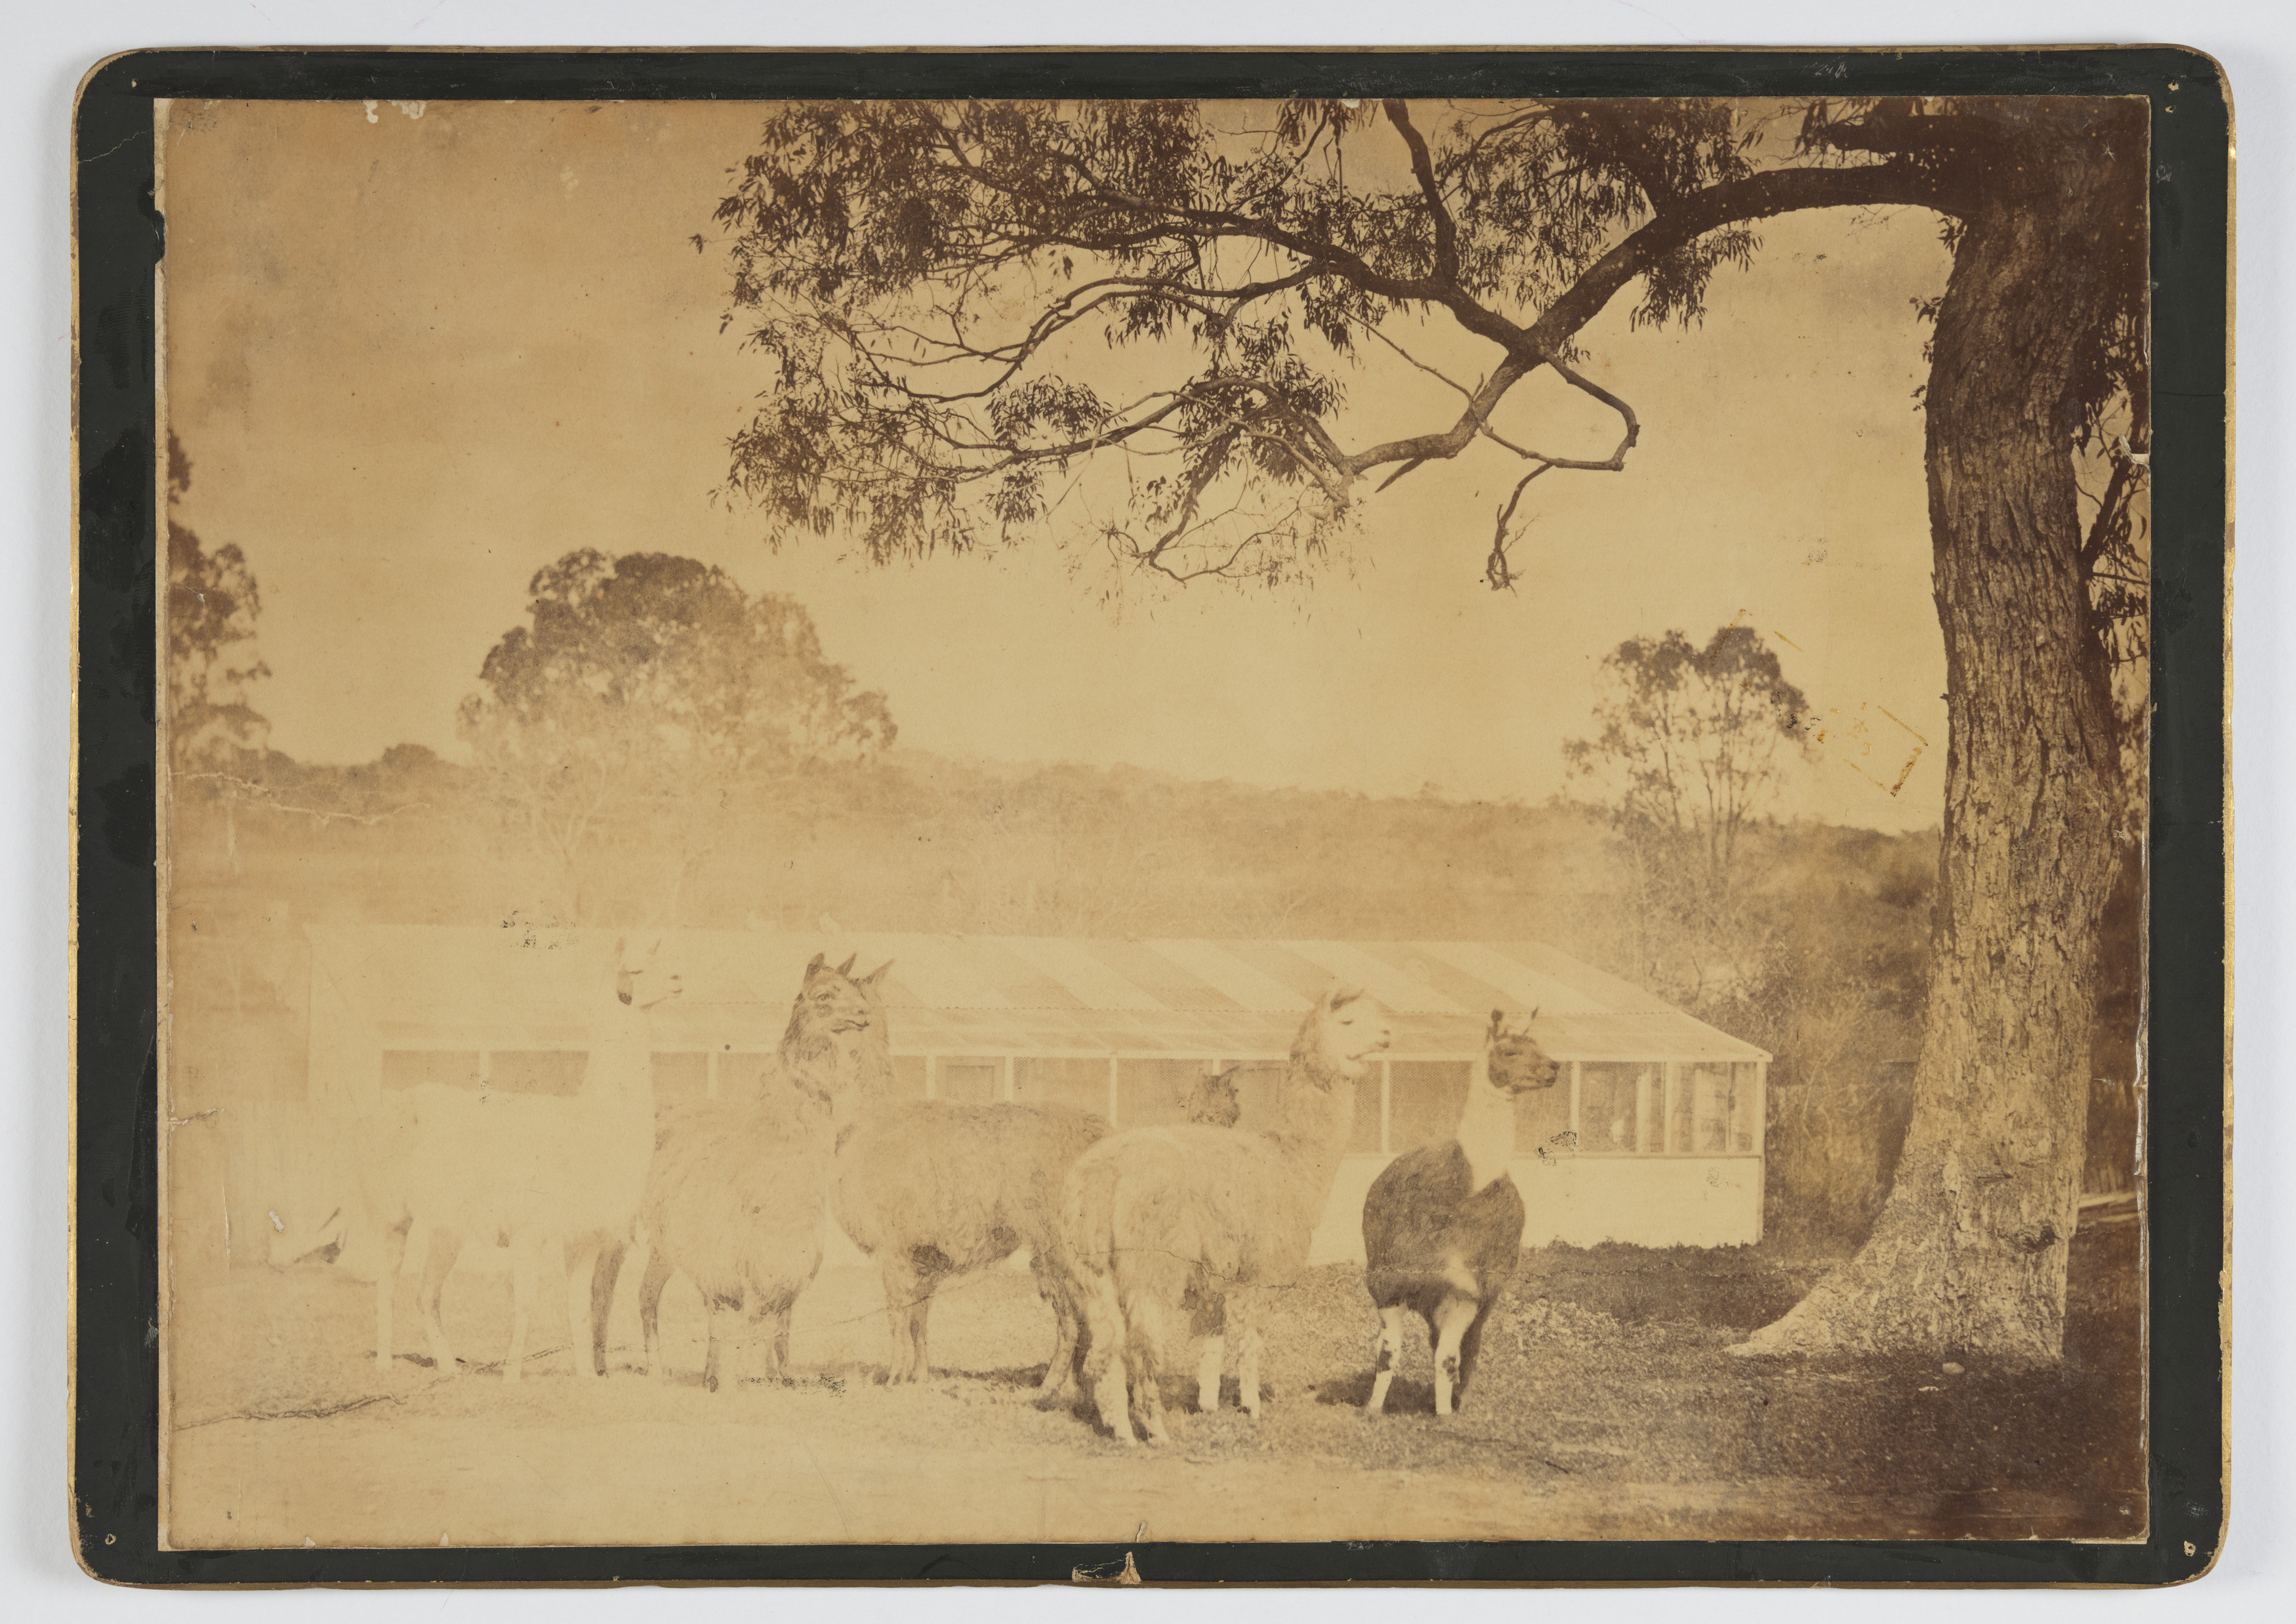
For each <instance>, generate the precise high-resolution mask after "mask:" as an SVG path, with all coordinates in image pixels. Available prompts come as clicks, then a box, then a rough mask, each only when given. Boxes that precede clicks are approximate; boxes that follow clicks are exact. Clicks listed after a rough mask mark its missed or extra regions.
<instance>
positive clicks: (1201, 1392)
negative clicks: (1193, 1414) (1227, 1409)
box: [1196, 1335, 1227, 1415]
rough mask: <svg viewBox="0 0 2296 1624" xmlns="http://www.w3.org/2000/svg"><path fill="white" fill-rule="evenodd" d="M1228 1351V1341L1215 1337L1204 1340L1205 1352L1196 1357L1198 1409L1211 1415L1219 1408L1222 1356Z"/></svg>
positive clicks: (1221, 1337)
mask: <svg viewBox="0 0 2296 1624" xmlns="http://www.w3.org/2000/svg"><path fill="white" fill-rule="evenodd" d="M1226 1351H1227V1339H1226V1337H1223V1336H1218V1335H1213V1336H1208V1337H1206V1338H1204V1345H1203V1351H1202V1352H1201V1353H1200V1354H1198V1355H1197V1356H1196V1409H1197V1411H1198V1413H1199V1414H1201V1415H1210V1414H1211V1413H1212V1412H1213V1411H1214V1410H1217V1409H1218V1408H1219V1382H1220V1356H1221V1355H1222V1354H1224V1353H1226Z"/></svg>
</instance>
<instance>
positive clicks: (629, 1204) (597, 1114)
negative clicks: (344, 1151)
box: [363, 942, 679, 1382]
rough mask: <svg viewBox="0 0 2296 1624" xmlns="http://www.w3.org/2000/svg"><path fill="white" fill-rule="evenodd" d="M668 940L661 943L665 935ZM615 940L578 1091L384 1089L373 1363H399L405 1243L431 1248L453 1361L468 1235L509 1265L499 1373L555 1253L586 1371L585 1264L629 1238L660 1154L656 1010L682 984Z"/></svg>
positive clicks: (429, 1290) (594, 996)
mask: <svg viewBox="0 0 2296 1624" xmlns="http://www.w3.org/2000/svg"><path fill="white" fill-rule="evenodd" d="M657 947H659V944H657ZM625 949H626V945H625V944H623V943H619V942H618V943H617V944H616V945H615V956H614V961H613V964H612V968H611V973H610V974H608V975H605V976H603V977H601V978H600V979H599V980H598V981H597V982H596V983H595V984H594V987H593V990H592V993H591V997H590V998H589V1004H590V1014H591V1022H590V1055H589V1062H588V1064H587V1065H586V1067H585V1069H584V1072H583V1078H582V1086H581V1088H580V1089H579V1091H578V1092H577V1093H576V1094H575V1095H572V1096H570V1097H568V1098H556V1097H551V1096H545V1095H521V1094H508V1093H500V1092H496V1091H493V1090H489V1089H480V1090H478V1091H476V1092H473V1091H471V1090H470V1089H465V1088H454V1087H440V1086H436V1085H431V1086H425V1087H419V1088H411V1089H408V1090H406V1093H405V1094H404V1095H398V1096H397V1097H396V1098H394V1099H391V1100H387V1101H386V1103H385V1107H384V1110H383V1111H382V1113H381V1121H380V1122H379V1123H378V1124H377V1128H378V1129H379V1132H378V1133H377V1135H376V1140H377V1141H378V1142H376V1143H373V1144H371V1145H370V1146H369V1147H368V1150H367V1154H366V1155H365V1159H364V1161H365V1169H366V1171H365V1177H364V1179H363V1183H364V1184H365V1186H366V1189H365V1194H366V1198H367V1201H368V1203H369V1206H370V1210H372V1211H373V1212H374V1213H375V1214H376V1216H377V1218H379V1220H380V1222H381V1227H382V1231H383V1259H382V1266H381V1269H380V1270H379V1271H378V1274H377V1277H376V1282H375V1364H376V1366H377V1368H378V1369H379V1370H382V1371H388V1370H389V1367H390V1360H391V1352H392V1326H391V1308H392V1298H393V1296H394V1294H395V1292H396V1291H397V1287H398V1276H399V1274H400V1273H401V1271H402V1270H403V1269H404V1267H405V1265H406V1259H407V1258H408V1257H409V1256H413V1257H416V1258H419V1259H422V1276H421V1283H420V1285H419V1288H418V1290H417V1292H416V1301H417V1304H418V1307H419V1309H420V1311H421V1314H422V1323H423V1332H424V1334H425V1337H426V1340H427V1341H428V1342H429V1344H430V1357H431V1360H432V1362H433V1365H434V1366H435V1368H436V1369H437V1370H438V1372H439V1374H442V1375H453V1374H456V1371H457V1368H458V1367H457V1366H456V1363H455V1354H454V1349H453V1348H452V1346H451V1345H450V1344H449V1342H448V1341H447V1333H446V1327H445V1325H444V1324H443V1322H442V1321H441V1319H440V1316H439V1298H440V1295H441V1293H442V1292H443V1291H444V1290H445V1287H446V1283H447V1276H448V1275H451V1274H452V1273H453V1272H454V1269H455V1263H456V1260H457V1259H458V1258H459V1257H460V1255H461V1253H462V1251H463V1246H464V1244H465V1243H469V1242H476V1243H479V1244H480V1245H482V1246H487V1247H499V1248H501V1249H503V1250H504V1251H505V1252H506V1253H507V1254H508V1262H509V1266H510V1274H511V1301H512V1319H511V1341H510V1349H509V1351H508V1352H507V1354H506V1355H505V1356H504V1363H503V1375H504V1379H505V1380H507V1381H512V1382H515V1381H517V1380H518V1379H519V1374H520V1371H521V1366H522V1365H523V1363H524V1360H525V1357H526V1340H527V1331H528V1326H529V1321H530V1319H531V1316H532V1313H533V1307H534V1299H535V1295H536V1292H537V1289H538V1287H539V1284H540V1280H541V1275H542V1269H543V1266H544V1261H545V1259H551V1260H553V1261H555V1262H558V1263H560V1264H562V1266H563V1267H564V1268H565V1270H566V1275H567V1293H566V1296H567V1338H568V1341H567V1348H568V1357H569V1358H570V1360H571V1361H572V1364H573V1367H574V1370H575V1371H576V1372H577V1374H578V1373H579V1372H580V1371H581V1369H582V1366H583V1359H582V1357H581V1349H582V1345H583V1342H584V1341H586V1338H585V1336H584V1334H583V1332H584V1328H585V1326H586V1322H587V1319H588V1312H587V1310H588V1303H589V1293H588V1292H585V1291H583V1290H582V1289H581V1283H582V1280H583V1276H584V1274H585V1272H586V1270H587V1269H588V1268H589V1267H590V1266H591V1264H592V1260H593V1259H594V1258H595V1257H596V1256H597V1253H598V1251H599V1249H600V1247H601V1246H602V1245H605V1244H608V1243H617V1242H619V1241H621V1240H623V1239H625V1238H627V1235H628V1234H629V1232H630V1227H631V1226H632V1224H633V1223H634V1222H635V1219H636V1217H637V1212H638V1205H639V1202H640V1200H641V1198H642V1196H643V1195H644V1188H645V1175H646V1167H647V1164H648V1162H649V1161H650V1160H651V1159H652V1154H653V1140H654V1109H653V1105H654V1102H653V1072H652V1041H651V1038H650V1036H649V1032H648V1021H647V1014H648V1012H649V1011H650V1010H652V1008H653V1007H654V1005H658V1004H660V1003H661V1002H662V1001H663V1000H664V999H666V998H670V997H676V995H677V992H678V990H679V988H678V986H677V978H676V976H674V975H664V974H662V973H660V972H659V971H657V970H656V969H655V967H654V966H653V964H652V955H651V954H649V955H648V956H646V958H645V959H644V960H642V961H638V962H633V961H632V960H631V958H630V957H629V956H627V952H626V950H625Z"/></svg>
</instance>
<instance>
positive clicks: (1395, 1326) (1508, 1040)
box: [1363, 1010, 1561, 1415]
mask: <svg viewBox="0 0 2296 1624" xmlns="http://www.w3.org/2000/svg"><path fill="white" fill-rule="evenodd" d="M1530 1018H1531V1020H1533V1021H1536V1020H1537V1019H1538V1011H1537V1010H1533V1011H1531V1012H1530ZM1483 1047H1484V1056H1483V1062H1482V1064H1480V1065H1479V1066H1477V1067H1476V1068H1475V1071H1474V1076H1473V1077H1472V1079H1471V1080H1470V1081H1469V1082H1468V1085H1467V1103H1466V1108H1465V1109H1464V1111H1461V1113H1460V1116H1459V1132H1458V1135H1457V1136H1456V1137H1455V1138H1451V1139H1444V1140H1439V1141H1437V1142H1436V1143H1434V1144H1423V1145H1421V1146H1420V1147H1419V1148H1418V1149H1416V1150H1414V1151H1410V1152H1406V1153H1405V1154H1403V1155H1401V1156H1398V1157H1397V1158H1396V1159H1395V1160H1394V1161H1391V1162H1390V1163H1388V1165H1387V1167H1386V1169H1384V1170H1383V1171H1382V1172H1381V1174H1380V1176H1379V1177H1378V1178H1377V1179H1375V1180H1374V1181H1373V1184H1372V1186H1371V1193H1370V1194H1369V1195H1367V1196H1366V1197H1365V1200H1364V1211H1363V1234H1364V1258H1365V1270H1364V1284H1365V1287H1367V1288H1368V1289H1369V1291H1370V1292H1371V1300H1372V1302H1373V1304H1374V1306H1375V1307H1376V1308H1378V1309H1379V1319H1380V1330H1379V1341H1378V1342H1377V1344H1376V1358H1377V1364H1376V1366H1375V1367H1374V1368H1375V1370H1376V1372H1377V1374H1375V1375H1374V1377H1373V1379H1372V1389H1371V1402H1370V1403H1369V1404H1368V1405H1366V1406H1365V1414H1366V1415H1378V1414H1380V1412H1381V1411H1382V1409H1383V1408H1384V1407H1386V1404H1387V1389H1388V1384H1389V1383H1390V1382H1392V1381H1394V1380H1395V1367H1396V1366H1397V1365H1398V1363H1400V1362H1401V1360H1402V1357H1403V1316H1404V1314H1405V1313H1406V1311H1408V1312H1410V1313H1414V1314H1416V1315H1418V1316H1420V1317H1421V1318H1422V1319H1424V1320H1425V1321H1426V1322H1427V1335H1428V1340H1429V1341H1430V1342H1431V1343H1432V1344H1433V1346H1434V1349H1435V1413H1436V1414H1437V1415H1450V1414H1451V1413H1452V1411H1453V1410H1454V1409H1455V1408H1456V1407H1457V1404H1458V1401H1459V1400H1460V1399H1461V1398H1464V1397H1465V1396H1466V1391H1467V1382H1469V1380H1470V1379H1471V1378H1472V1376H1473V1375H1474V1374H1475V1356H1476V1354H1477V1352H1478V1350H1479V1349H1480V1348H1481V1346H1482V1340H1483V1322H1484V1321H1485V1320H1487V1319H1488V1318H1489V1317H1490V1315H1491V1310H1492V1309H1493V1308H1496V1307H1497V1305H1498V1300H1499V1293H1500V1292H1502V1291H1503V1290H1505V1286H1506V1283H1507V1282H1508V1280H1509V1279H1511V1278H1512V1277H1513V1275H1514V1270H1515V1264H1516V1262H1517V1261H1518V1260H1519V1259H1520V1258H1521V1254H1522V1217H1523V1214H1522V1196H1521V1193H1519V1192H1517V1190H1516V1189H1515V1187H1514V1179H1513V1177H1511V1176H1510V1175H1509V1174H1508V1172H1507V1163H1508V1162H1509V1161H1511V1160H1513V1156H1514V1126H1515V1096H1516V1095H1521V1094H1527V1093H1529V1092H1531V1091H1532V1090H1534V1089H1539V1088H1552V1087H1554V1079H1555V1078H1556V1076H1557V1075H1558V1073H1559V1072H1560V1070H1561V1068H1560V1067H1558V1066H1557V1065H1556V1064H1555V1063H1554V1062H1553V1061H1552V1060H1549V1059H1548V1058H1547V1056H1546V1051H1545V1050H1544V1049H1542V1048H1540V1047H1539V1046H1538V1041H1537V1040H1536V1039H1534V1038H1532V1037H1531V1035H1530V1032H1529V1027H1528V1023H1526V1025H1525V1027H1524V1029H1521V1030H1519V1031H1509V1030H1507V1029H1506V1021H1505V1016H1504V1015H1503V1014H1502V1013H1500V1012H1499V1011H1497V1010H1493V1011H1492V1012H1491V1027H1490V1031H1489V1032H1488V1034H1487V1035H1486V1036H1485V1038H1484V1044H1483Z"/></svg>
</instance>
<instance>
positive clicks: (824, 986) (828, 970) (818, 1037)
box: [783, 953, 893, 1047]
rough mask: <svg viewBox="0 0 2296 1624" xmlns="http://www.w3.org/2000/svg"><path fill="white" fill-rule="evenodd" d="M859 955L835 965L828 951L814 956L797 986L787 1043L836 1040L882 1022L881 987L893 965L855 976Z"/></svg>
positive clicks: (803, 1045) (784, 1043) (784, 1040)
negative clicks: (879, 996)
mask: <svg viewBox="0 0 2296 1624" xmlns="http://www.w3.org/2000/svg"><path fill="white" fill-rule="evenodd" d="M857 957H859V955H858V954H854V955H850V956H848V957H847V958H846V961H845V962H844V963H843V964H839V965H837V966H835V967H834V968H832V967H831V965H830V963H829V958H828V956H827V955H826V954H821V953H816V954H815V955H814V956H813V962H812V963H811V964H808V965H807V966H806V967H805V980H804V982H803V983H802V984H801V985H800V986H799V988H798V994H797V1003H796V1004H795V1005H792V1006H791V1010H790V1024H789V1032H788V1035H787V1036H786V1037H785V1038H783V1045H784V1046H788V1045H790V1044H792V1043H794V1044H796V1045H797V1046H800V1047H813V1046H819V1045H822V1044H828V1043H834V1042H835V1041H837V1040H838V1038H840V1035H842V1034H845V1033H850V1032H865V1031H867V1030H868V1029H870V1027H871V1026H872V1025H873V1024H878V1023H881V1020H882V1009H881V1005H880V1004H879V1002H878V999H877V992H878V987H879V984H880V982H881V980H883V978H884V974H885V972H887V971H889V970H890V969H891V968H892V967H893V966H892V964H891V962H890V960H889V961H887V962H886V963H885V964H880V965H879V966H878V967H877V968H876V969H875V970H874V971H873V972H870V973H869V974H868V975H866V976H864V977H861V978H858V979H856V977H855V976H854V974H853V961H854V959H855V958H857Z"/></svg>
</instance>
